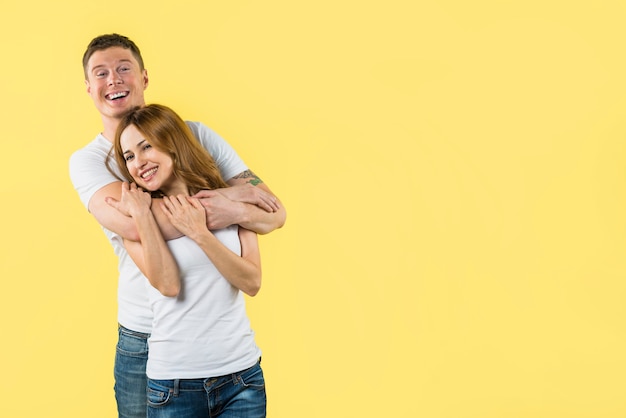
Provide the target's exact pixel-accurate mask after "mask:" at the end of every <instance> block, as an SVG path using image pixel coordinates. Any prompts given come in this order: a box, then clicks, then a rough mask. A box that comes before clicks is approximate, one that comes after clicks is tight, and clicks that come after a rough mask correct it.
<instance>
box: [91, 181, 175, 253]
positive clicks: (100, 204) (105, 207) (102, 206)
mask: <svg viewBox="0 0 626 418" xmlns="http://www.w3.org/2000/svg"><path fill="white" fill-rule="evenodd" d="M121 196H122V182H121V181H117V182H113V183H110V184H108V185H106V186H104V187H102V188H101V189H100V190H98V191H97V192H95V193H94V194H93V196H92V197H91V199H90V200H89V212H91V214H92V215H93V216H94V217H95V218H96V220H97V221H98V223H99V224H100V225H102V226H103V227H105V228H106V229H108V230H110V231H113V232H115V233H116V234H118V235H119V236H121V237H122V238H124V239H126V240H129V241H139V240H140V238H139V232H138V231H137V227H136V225H135V222H134V221H133V219H132V218H131V217H130V216H127V214H124V213H123V212H124V211H123V210H118V208H121V206H120V203H119V202H120V199H121ZM152 213H153V214H154V218H155V220H156V222H157V225H158V226H159V229H160V230H161V233H162V235H163V238H164V239H165V240H166V241H167V240H170V239H175V238H179V237H181V236H182V234H181V233H180V232H178V230H177V229H176V228H174V226H172V224H171V222H170V221H169V220H168V219H167V217H166V216H165V214H163V212H162V210H161V205H158V204H157V205H152Z"/></svg>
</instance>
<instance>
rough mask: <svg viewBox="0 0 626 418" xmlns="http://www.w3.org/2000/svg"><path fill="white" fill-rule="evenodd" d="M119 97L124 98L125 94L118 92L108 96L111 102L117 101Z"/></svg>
mask: <svg viewBox="0 0 626 418" xmlns="http://www.w3.org/2000/svg"><path fill="white" fill-rule="evenodd" d="M120 97H126V92H125V91H120V92H119V93H113V94H111V95H109V99H111V100H115V99H119V98H120Z"/></svg>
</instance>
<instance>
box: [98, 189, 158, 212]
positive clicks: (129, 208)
mask: <svg viewBox="0 0 626 418" xmlns="http://www.w3.org/2000/svg"><path fill="white" fill-rule="evenodd" d="M106 202H107V203H108V204H109V205H110V206H112V207H114V208H115V209H117V210H118V211H120V212H121V213H123V214H124V215H126V216H130V217H135V216H142V215H145V214H146V213H147V212H149V211H150V205H151V204H152V197H151V196H150V193H147V192H144V191H143V189H142V188H141V187H137V184H135V183H131V184H128V183H127V182H124V183H122V196H121V197H120V200H116V199H114V198H112V197H107V198H106Z"/></svg>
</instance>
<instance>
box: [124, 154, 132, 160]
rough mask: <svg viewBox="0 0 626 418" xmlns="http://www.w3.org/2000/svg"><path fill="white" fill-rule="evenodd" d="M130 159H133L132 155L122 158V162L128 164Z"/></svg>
mask: <svg viewBox="0 0 626 418" xmlns="http://www.w3.org/2000/svg"><path fill="white" fill-rule="evenodd" d="M132 159H133V156H132V155H127V156H126V157H124V160H126V162H129V161H130V160H132Z"/></svg>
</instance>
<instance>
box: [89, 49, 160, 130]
mask: <svg viewBox="0 0 626 418" xmlns="http://www.w3.org/2000/svg"><path fill="white" fill-rule="evenodd" d="M85 85H86V86H87V93H89V95H90V96H91V98H92V100H93V102H94V104H95V105H96V108H97V109H98V111H99V112H100V114H101V115H102V116H103V117H109V118H119V117H120V116H121V115H122V114H123V113H124V112H126V111H127V110H129V109H131V108H133V107H135V106H143V105H144V104H145V101H144V97H143V92H144V90H145V89H146V87H148V73H147V72H146V70H141V69H140V68H139V63H138V62H137V60H136V59H135V57H134V56H133V54H132V53H131V52H130V50H129V49H125V48H122V47H111V48H108V49H104V50H101V51H96V52H94V53H93V55H92V56H91V57H90V58H89V61H88V62H87V80H85Z"/></svg>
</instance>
